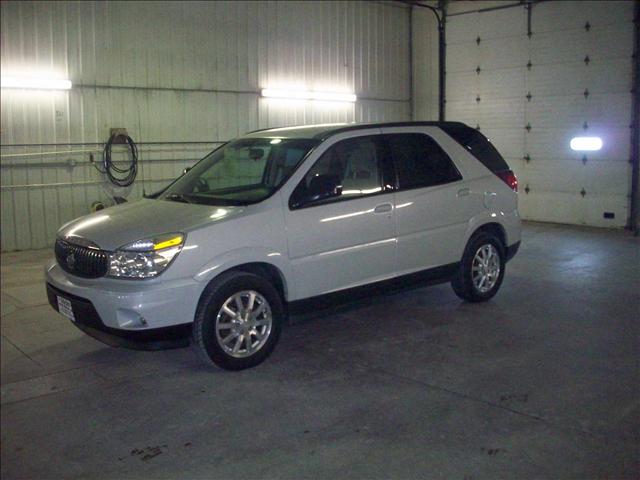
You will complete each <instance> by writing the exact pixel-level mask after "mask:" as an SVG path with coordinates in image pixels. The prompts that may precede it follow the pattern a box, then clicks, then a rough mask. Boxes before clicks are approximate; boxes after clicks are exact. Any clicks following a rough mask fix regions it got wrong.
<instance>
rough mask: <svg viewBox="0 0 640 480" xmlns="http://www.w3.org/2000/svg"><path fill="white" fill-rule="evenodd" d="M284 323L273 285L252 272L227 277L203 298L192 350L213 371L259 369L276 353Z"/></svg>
mask: <svg viewBox="0 0 640 480" xmlns="http://www.w3.org/2000/svg"><path fill="white" fill-rule="evenodd" d="M252 296H253V300H251V297H252ZM238 298H239V299H240V300H239V301H240V304H241V305H242V307H240V305H238ZM251 303H252V309H251V311H250V309H249V307H250V306H251ZM238 313H239V315H238ZM231 314H234V315H233V316H232V315H231ZM254 316H255V318H254ZM283 318H284V307H283V304H282V299H281V296H280V294H279V292H278V291H277V290H276V288H275V287H274V286H273V285H271V283H269V281H267V280H266V279H264V278H263V277H261V276H259V275H255V274H253V273H248V272H242V271H231V272H227V273H223V274H222V275H220V277H218V278H215V279H214V280H213V281H212V282H211V283H210V284H209V285H208V286H207V288H206V289H205V291H204V293H203V294H202V298H201V299H200V303H199V304H198V309H197V311H196V317H195V320H194V323H193V335H192V336H193V345H194V348H195V349H196V351H197V353H198V354H199V356H200V358H202V359H203V360H204V362H205V363H207V364H209V365H212V364H215V365H217V366H218V367H220V368H223V369H225V370H243V369H245V368H251V367H255V366H256V365H258V364H260V363H262V362H263V361H264V360H265V359H266V358H267V357H268V356H269V355H270V354H271V352H273V349H274V348H275V346H276V343H277V342H278V338H279V337H280V331H281V329H282V323H283ZM269 319H270V321H269ZM249 345H251V347H249Z"/></svg>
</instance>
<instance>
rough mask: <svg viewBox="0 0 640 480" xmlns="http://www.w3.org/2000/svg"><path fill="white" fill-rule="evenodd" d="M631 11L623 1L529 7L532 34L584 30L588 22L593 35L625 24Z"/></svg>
mask: <svg viewBox="0 0 640 480" xmlns="http://www.w3.org/2000/svg"><path fill="white" fill-rule="evenodd" d="M632 11H633V2H629V1H624V0H623V1H620V0H617V1H613V0H609V1H562V2H543V3H538V4H536V5H534V7H533V15H532V29H533V31H534V32H535V33H536V34H539V33H544V32H553V31H556V30H569V29H584V25H585V24H586V23H587V21H588V22H589V24H590V25H591V28H592V31H593V30H597V29H599V28H602V27H604V26H607V25H610V24H612V23H620V22H627V21H629V19H630V18H632V17H633V13H632Z"/></svg>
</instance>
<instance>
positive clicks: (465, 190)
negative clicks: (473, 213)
mask: <svg viewBox="0 0 640 480" xmlns="http://www.w3.org/2000/svg"><path fill="white" fill-rule="evenodd" d="M467 195H469V189H468V188H462V189H460V190H458V196H459V197H466V196H467Z"/></svg>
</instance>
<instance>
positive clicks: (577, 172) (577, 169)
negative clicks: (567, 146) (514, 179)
mask: <svg viewBox="0 0 640 480" xmlns="http://www.w3.org/2000/svg"><path fill="white" fill-rule="evenodd" d="M584 172H585V166H584V165H583V164H582V163H581V162H575V161H571V160H569V159H554V160H553V161H546V162H539V161H531V162H529V163H528V164H526V165H524V166H520V167H518V168H517V173H518V174H519V177H518V179H519V180H520V183H521V184H522V185H523V186H525V185H529V188H530V189H531V190H544V191H553V192H564V193H579V192H580V190H582V187H583V186H584V185H582V184H583V182H582V181H581V179H582V177H583V175H584Z"/></svg>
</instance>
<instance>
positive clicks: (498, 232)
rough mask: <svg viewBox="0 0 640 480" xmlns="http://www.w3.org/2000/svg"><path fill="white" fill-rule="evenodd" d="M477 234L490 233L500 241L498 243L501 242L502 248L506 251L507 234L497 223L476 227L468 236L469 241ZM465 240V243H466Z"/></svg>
mask: <svg viewBox="0 0 640 480" xmlns="http://www.w3.org/2000/svg"><path fill="white" fill-rule="evenodd" d="M479 232H487V233H492V234H493V235H495V236H496V237H498V238H499V239H500V241H501V242H502V246H503V247H504V248H505V249H506V248H507V247H508V245H509V244H508V243H507V232H506V230H505V229H504V227H503V226H502V225H500V224H499V223H497V222H488V223H483V224H482V225H480V226H478V227H477V228H476V229H475V230H474V231H473V233H472V234H471V235H470V236H469V240H471V238H473V236H474V235H476V234H477V233H479ZM469 240H467V243H468V241H469Z"/></svg>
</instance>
